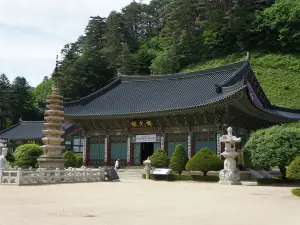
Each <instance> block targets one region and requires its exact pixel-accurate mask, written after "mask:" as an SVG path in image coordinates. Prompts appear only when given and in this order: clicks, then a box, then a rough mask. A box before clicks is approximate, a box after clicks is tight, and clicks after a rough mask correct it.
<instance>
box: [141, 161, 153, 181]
mask: <svg viewBox="0 0 300 225" xmlns="http://www.w3.org/2000/svg"><path fill="white" fill-rule="evenodd" d="M143 163H144V164H145V168H144V170H145V172H146V179H150V171H151V160H150V159H149V157H148V159H147V160H145V161H144V162H143Z"/></svg>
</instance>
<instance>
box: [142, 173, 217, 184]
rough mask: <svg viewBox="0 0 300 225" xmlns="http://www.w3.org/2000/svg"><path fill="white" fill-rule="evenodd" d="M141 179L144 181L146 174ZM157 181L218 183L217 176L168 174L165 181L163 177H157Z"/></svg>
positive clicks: (151, 176)
mask: <svg viewBox="0 0 300 225" xmlns="http://www.w3.org/2000/svg"><path fill="white" fill-rule="evenodd" d="M142 179H146V174H142ZM150 179H151V180H153V179H154V177H153V175H152V174H150ZM157 180H168V181H202V182H218V181H219V177H218V176H201V175H198V174H195V175H194V174H193V175H192V174H181V175H180V174H174V173H173V174H170V175H168V178H167V179H166V177H165V176H157Z"/></svg>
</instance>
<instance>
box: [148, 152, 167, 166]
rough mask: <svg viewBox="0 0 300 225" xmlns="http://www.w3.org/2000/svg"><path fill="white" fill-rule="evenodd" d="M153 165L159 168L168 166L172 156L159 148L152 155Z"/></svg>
mask: <svg viewBox="0 0 300 225" xmlns="http://www.w3.org/2000/svg"><path fill="white" fill-rule="evenodd" d="M150 160H151V166H153V167H157V168H167V167H168V166H169V163H170V158H169V157H168V155H167V153H166V152H165V151H164V150H163V149H161V148H159V149H157V151H156V152H154V153H153V155H152V156H151V157H150Z"/></svg>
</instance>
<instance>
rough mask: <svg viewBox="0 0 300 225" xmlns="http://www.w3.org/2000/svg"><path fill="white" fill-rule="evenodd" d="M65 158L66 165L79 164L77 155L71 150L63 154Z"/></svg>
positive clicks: (74, 165)
mask: <svg viewBox="0 0 300 225" xmlns="http://www.w3.org/2000/svg"><path fill="white" fill-rule="evenodd" d="M62 157H63V160H64V164H65V167H67V168H68V167H76V166H77V161H76V157H75V155H74V153H73V152H71V151H65V152H64V153H63V154H62Z"/></svg>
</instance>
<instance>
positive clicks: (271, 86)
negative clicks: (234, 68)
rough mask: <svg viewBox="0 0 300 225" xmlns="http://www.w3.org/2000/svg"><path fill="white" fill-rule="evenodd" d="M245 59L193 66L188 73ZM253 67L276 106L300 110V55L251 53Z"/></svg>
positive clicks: (236, 56) (229, 58) (233, 57)
mask: <svg viewBox="0 0 300 225" xmlns="http://www.w3.org/2000/svg"><path fill="white" fill-rule="evenodd" d="M245 57H246V55H245V53H236V54H232V55H228V56H226V57H220V58H216V59H213V60H209V61H204V62H201V63H199V64H196V65H195V64H194V65H190V66H188V67H187V68H186V69H184V71H185V72H191V71H197V70H201V69H207V68H212V67H216V66H222V65H225V64H229V63H233V62H236V61H239V60H242V59H244V58H245ZM250 63H251V65H252V66H253V70H254V71H255V72H256V75H257V79H258V80H259V82H260V84H261V86H262V88H263V89H264V92H265V94H266V95H267V97H268V99H269V100H270V101H271V103H272V104H273V105H277V106H283V107H289V108H300V101H299V99H300V89H299V84H300V55H294V54H267V53H260V52H251V53H250Z"/></svg>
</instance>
